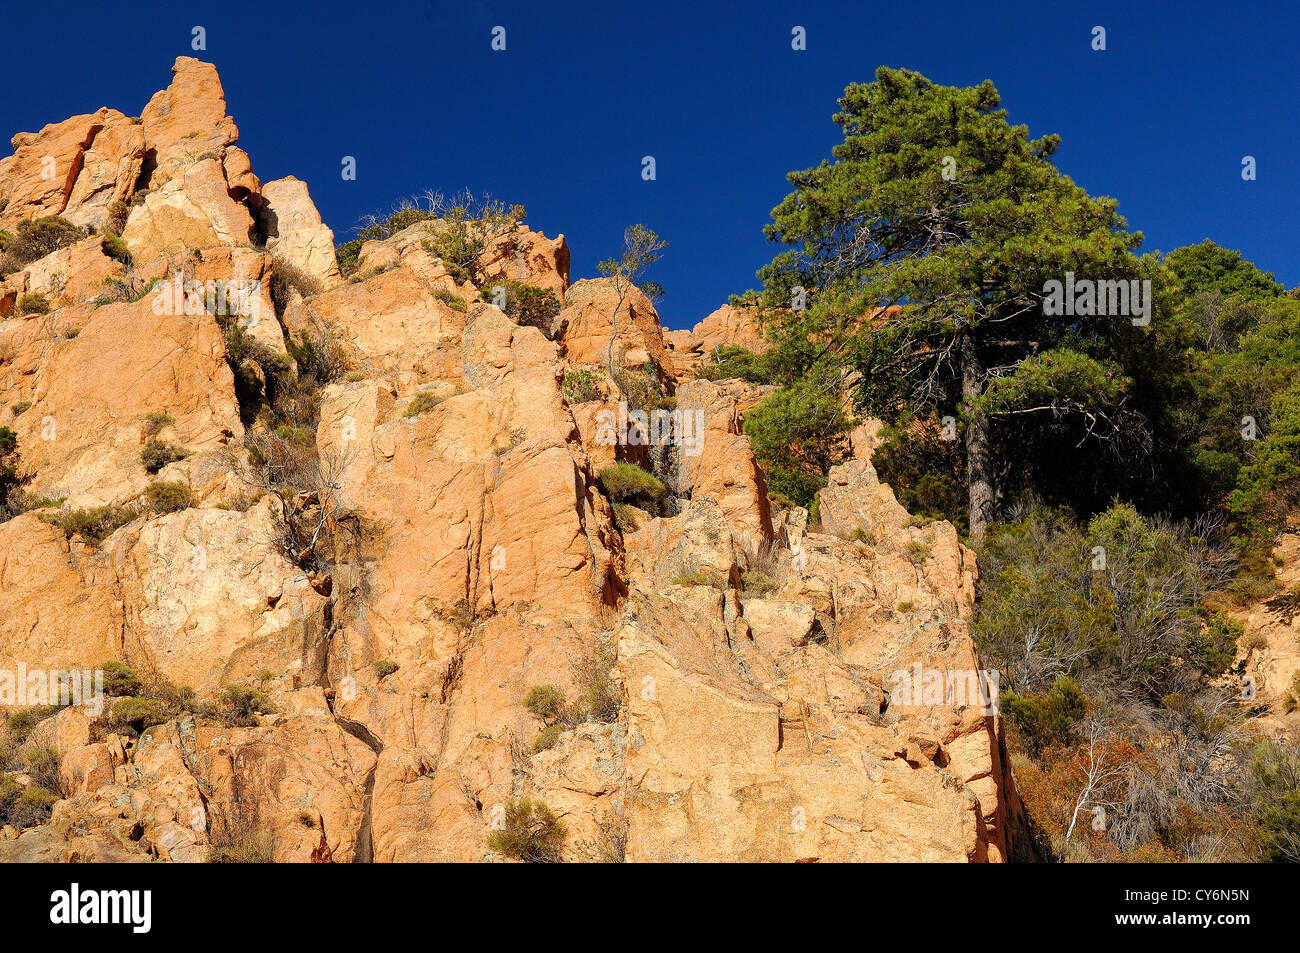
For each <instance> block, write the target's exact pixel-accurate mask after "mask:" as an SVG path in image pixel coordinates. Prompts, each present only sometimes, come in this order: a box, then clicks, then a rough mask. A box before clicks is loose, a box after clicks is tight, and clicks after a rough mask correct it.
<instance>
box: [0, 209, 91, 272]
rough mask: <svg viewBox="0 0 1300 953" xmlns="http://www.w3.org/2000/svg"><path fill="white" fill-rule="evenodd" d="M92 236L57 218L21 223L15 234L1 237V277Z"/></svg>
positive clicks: (44, 217)
mask: <svg viewBox="0 0 1300 953" xmlns="http://www.w3.org/2000/svg"><path fill="white" fill-rule="evenodd" d="M88 234H89V233H88V232H87V231H86V229H84V228H81V227H80V226H77V225H73V224H72V223H71V222H69V221H68V220H67V219H66V218H62V217H60V216H58V215H46V216H43V217H41V218H34V219H29V220H28V221H26V222H19V223H18V227H17V228H16V229H15V230H14V232H13V234H9V233H8V232H6V233H4V236H3V237H0V277H3V276H5V275H7V274H9V273H11V272H15V271H21V270H22V269H23V268H25V267H27V266H28V265H30V264H31V263H32V262H34V261H39V260H40V259H42V258H44V257H45V256H46V255H50V254H53V253H54V252H56V251H58V250H59V249H60V248H67V247H68V246H69V245H74V244H76V243H77V242H79V241H81V240H82V239H83V238H85V237H86V236H87V235H88Z"/></svg>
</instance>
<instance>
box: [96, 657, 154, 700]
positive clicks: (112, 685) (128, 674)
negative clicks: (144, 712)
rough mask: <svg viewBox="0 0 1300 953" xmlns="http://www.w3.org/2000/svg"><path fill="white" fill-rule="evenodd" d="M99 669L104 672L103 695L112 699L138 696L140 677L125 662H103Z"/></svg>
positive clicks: (140, 684) (140, 685)
mask: <svg viewBox="0 0 1300 953" xmlns="http://www.w3.org/2000/svg"><path fill="white" fill-rule="evenodd" d="M100 668H101V669H102V670H103V672H104V694H105V695H109V696H111V697H113V698H124V697H127V696H130V695H138V694H139V693H140V689H141V687H142V684H143V683H142V682H141V680H140V676H139V675H137V674H136V673H135V669H133V668H131V666H129V665H127V664H126V663H125V662H118V661H110V662H105V663H104V664H103V665H101V666H100Z"/></svg>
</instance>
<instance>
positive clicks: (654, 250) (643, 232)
mask: <svg viewBox="0 0 1300 953" xmlns="http://www.w3.org/2000/svg"><path fill="white" fill-rule="evenodd" d="M667 247H668V243H667V242H665V241H662V240H661V239H660V238H659V236H658V235H656V234H655V233H654V232H653V231H652V230H651V229H649V228H646V227H645V226H644V225H632V226H630V227H629V228H628V229H627V231H625V232H624V233H623V254H622V255H621V256H619V257H618V258H607V259H606V260H605V261H602V262H601V263H600V264H599V265H598V266H597V269H598V270H599V271H600V273H601V274H602V275H604V276H605V277H606V278H608V279H610V283H611V284H612V285H613V287H614V295H615V298H616V300H615V303H614V313H613V315H612V316H611V318H610V334H609V350H608V352H607V353H606V357H605V360H606V364H607V365H608V368H609V376H610V377H611V378H613V379H614V381H615V382H616V383H617V381H618V375H616V374H615V373H614V346H615V344H616V343H617V341H618V313H619V311H620V310H622V308H623V302H625V301H626V300H627V296H628V295H629V294H631V293H632V289H633V288H636V287H637V286H638V285H639V284H641V283H642V282H641V280H642V276H643V275H645V272H646V269H647V268H649V267H650V266H651V265H653V264H654V263H655V262H657V261H658V260H659V257H660V253H661V252H662V251H663V250H664V249H665V248H667ZM649 284H650V285H651V291H652V292H653V293H654V296H658V295H662V294H663V289H662V288H660V287H659V285H658V284H654V283H652V282H651V283H649Z"/></svg>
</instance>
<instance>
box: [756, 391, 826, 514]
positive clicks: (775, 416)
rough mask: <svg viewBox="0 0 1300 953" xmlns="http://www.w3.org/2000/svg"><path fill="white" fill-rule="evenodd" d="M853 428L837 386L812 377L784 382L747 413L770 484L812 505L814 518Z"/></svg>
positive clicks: (782, 492)
mask: <svg viewBox="0 0 1300 953" xmlns="http://www.w3.org/2000/svg"><path fill="white" fill-rule="evenodd" d="M850 429H852V421H851V420H850V419H849V418H848V417H846V416H845V413H844V408H843V406H842V405H841V404H840V400H839V397H838V396H837V392H830V391H826V390H824V389H823V388H821V387H819V386H817V383H816V382H815V381H810V380H803V381H799V382H798V383H796V384H794V385H792V386H789V387H783V388H781V389H780V390H778V391H777V392H776V393H774V394H770V395H768V396H767V397H765V398H763V400H762V401H760V402H759V403H758V405H757V406H755V407H754V408H753V409H752V410H750V411H749V412H748V413H747V414H746V415H745V433H746V434H747V435H748V436H749V439H750V443H751V444H752V445H753V448H754V455H755V456H756V457H757V458H758V460H759V463H761V464H762V465H763V469H764V472H765V473H766V474H767V485H768V489H769V490H771V491H772V492H775V493H780V494H782V495H783V496H786V497H788V498H790V499H792V500H794V501H795V502H796V503H798V504H799V505H800V506H804V507H809V516H810V518H811V516H812V513H811V505H812V502H813V500H814V498H815V497H816V495H817V491H818V490H820V489H821V488H822V487H823V486H825V485H826V474H827V472H828V471H829V470H830V468H831V467H832V466H833V465H835V464H836V463H839V462H840V460H842V459H843V458H844V456H845V454H846V452H847V449H848V441H847V435H848V432H849V430H850Z"/></svg>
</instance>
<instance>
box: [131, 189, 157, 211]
mask: <svg viewBox="0 0 1300 953" xmlns="http://www.w3.org/2000/svg"><path fill="white" fill-rule="evenodd" d="M152 191H153V189H140V190H139V191H137V192H136V193H135V194H134V195H132V196H131V207H132V208H138V207H139V206H141V205H143V204H144V200H145V199H147V198H148V197H149V193H150V192H152Z"/></svg>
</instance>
